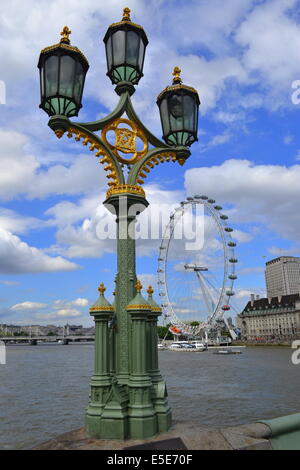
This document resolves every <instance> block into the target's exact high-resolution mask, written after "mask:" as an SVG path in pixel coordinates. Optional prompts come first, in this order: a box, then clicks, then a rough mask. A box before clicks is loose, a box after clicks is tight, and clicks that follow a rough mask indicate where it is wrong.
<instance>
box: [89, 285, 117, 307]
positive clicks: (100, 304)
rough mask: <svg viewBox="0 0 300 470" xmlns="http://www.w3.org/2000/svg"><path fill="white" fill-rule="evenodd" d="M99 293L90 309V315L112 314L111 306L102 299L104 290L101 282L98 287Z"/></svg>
mask: <svg viewBox="0 0 300 470" xmlns="http://www.w3.org/2000/svg"><path fill="white" fill-rule="evenodd" d="M98 291H99V293H100V295H99V298H98V300H97V301H96V302H95V303H94V304H93V305H92V306H91V307H90V314H91V315H95V314H97V313H105V312H113V307H112V305H111V304H110V303H109V302H108V301H107V300H106V298H105V297H104V292H105V291H106V288H105V287H104V284H103V282H101V284H100V286H99V287H98Z"/></svg>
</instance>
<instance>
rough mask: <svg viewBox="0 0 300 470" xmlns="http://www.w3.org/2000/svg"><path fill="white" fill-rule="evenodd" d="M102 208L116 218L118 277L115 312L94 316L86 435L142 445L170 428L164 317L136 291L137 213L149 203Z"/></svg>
mask: <svg viewBox="0 0 300 470" xmlns="http://www.w3.org/2000/svg"><path fill="white" fill-rule="evenodd" d="M104 204H105V206H106V207H107V209H108V210H110V211H111V212H113V213H115V215H116V222H117V250H118V273H117V276H116V295H115V301H114V307H111V310H114V311H113V312H112V311H110V313H103V312H102V313H101V314H100V313H97V312H95V311H91V314H92V315H94V316H95V324H96V339H95V372H94V375H93V377H92V380H91V395H90V403H89V406H88V408H87V412H86V431H87V433H88V434H89V435H90V436H92V437H96V438H102V439H127V438H136V439H143V438H147V437H151V436H153V435H155V434H156V433H157V432H164V431H167V430H168V429H169V427H170V425H171V410H170V407H169V405H168V402H167V389H166V384H165V382H164V380H163V378H162V376H161V374H160V371H159V369H158V349H157V333H156V325H157V317H158V316H159V315H160V313H161V312H160V311H159V308H158V306H157V305H156V304H155V302H154V300H153V299H152V298H150V297H149V302H148V301H147V300H145V299H144V298H143V297H142V295H141V294H140V293H136V288H135V284H136V280H137V278H136V266H135V259H136V257H135V239H134V237H132V236H130V235H132V234H134V224H135V221H136V216H135V213H136V212H139V213H140V212H142V210H144V209H146V207H147V206H148V202H147V200H146V199H145V198H144V197H142V196H139V195H133V194H124V195H122V196H119V195H114V196H111V197H109V198H108V199H107V200H106V201H105V202H104ZM133 206H135V207H133ZM104 305H107V308H109V304H108V302H107V301H106V300H105V299H104V297H103V296H102V297H101V295H100V297H99V299H98V301H97V302H96V303H95V304H94V306H93V308H94V309H95V307H97V306H101V308H102V309H103V306H104ZM114 315H115V318H113V316H114ZM109 322H110V327H109V326H108V325H109ZM109 330H110V331H109Z"/></svg>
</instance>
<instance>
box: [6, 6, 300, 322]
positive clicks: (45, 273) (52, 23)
mask: <svg viewBox="0 0 300 470" xmlns="http://www.w3.org/2000/svg"><path fill="white" fill-rule="evenodd" d="M187 5H188V6H187ZM125 6H129V7H130V8H131V10H132V13H131V17H132V20H133V21H134V22H136V23H139V24H141V25H143V27H144V29H145V31H146V33H147V35H148V39H149V45H148V47H147V51H146V59H145V67H144V74H145V76H144V77H143V78H142V79H141V81H140V84H139V85H138V87H137V91H136V93H135V95H134V97H133V103H134V105H135V107H136V110H137V112H138V114H139V116H140V117H141V118H142V120H143V121H144V122H145V123H146V125H147V127H148V128H149V129H151V131H152V132H153V133H154V134H156V135H157V136H158V137H161V127H160V121H159V113H158V109H157V106H156V97H157V95H158V94H159V93H160V91H161V90H162V89H163V88H164V87H165V86H167V85H168V84H169V83H170V81H171V71H172V69H173V67H174V66H176V65H177V66H179V67H180V68H181V70H182V79H183V81H184V83H186V84H187V85H191V86H193V87H195V88H196V89H197V90H198V92H199V96H200V100H201V106H200V116H199V141H198V142H197V143H196V144H194V145H193V146H192V148H191V150H192V156H191V157H190V159H189V160H188V161H187V163H186V164H185V166H184V167H180V166H179V165H178V164H173V163H170V164H165V165H161V166H159V167H158V169H156V171H153V173H152V174H151V175H150V177H149V178H148V180H147V184H146V185H145V190H146V194H147V197H148V200H149V201H150V202H152V203H153V204H154V203H158V204H159V203H161V202H166V201H167V202H168V203H169V204H170V206H172V207H176V206H177V205H178V203H179V202H180V201H181V200H182V199H183V198H185V197H186V196H187V195H193V194H196V193H201V194H203V193H204V194H207V195H208V196H209V197H212V198H214V199H216V200H217V201H218V203H220V204H221V205H222V206H223V207H224V208H226V209H227V210H226V213H227V214H228V215H229V217H230V223H231V225H232V226H233V227H234V228H235V236H236V239H237V242H238V248H237V251H236V253H237V257H238V259H239V265H238V271H239V279H238V282H237V283H236V286H235V292H236V300H235V301H236V304H237V305H238V306H240V307H242V306H243V305H244V304H245V302H246V301H247V300H248V297H249V295H250V293H251V292H254V293H257V294H260V295H263V294H264V289H265V285H264V273H263V267H264V263H265V261H267V260H268V259H271V258H273V257H276V256H278V255H281V254H291V255H295V256H299V255H300V244H299V235H298V234H299V230H300V215H299V210H298V201H299V197H300V185H299V178H300V165H299V162H300V136H299V118H300V104H294V103H293V102H292V93H293V92H294V90H293V88H292V83H293V82H294V81H295V80H300V60H299V57H300V56H299V51H300V25H299V22H300V14H299V13H300V9H299V7H300V3H299V2H298V1H296V0H269V1H262V0H260V1H253V0H225V1H224V0H223V1H219V0H209V1H208V0H207V1H204V0H198V1H194V0H190V1H189V2H187V1H178V0H177V1H172V0H169V1H166V0H155V1H154V0H148V1H147V2H146V1H144V0H128V1H127V3H126V5H125V4H124V2H123V1H122V2H121V1H119V0H111V1H110V2H107V4H105V5H103V4H99V2H94V1H91V0H64V1H62V0H50V1H45V0H39V1H36V0H27V1H26V3H25V2H22V1H21V0H12V1H11V2H6V3H5V4H4V5H2V6H1V13H0V64H1V65H0V79H1V80H2V81H3V82H4V83H5V85H6V104H1V105H0V139H1V147H0V323H21V324H22V323H31V324H36V323H40V324H47V323H56V324H64V323H66V322H69V323H76V324H84V325H90V324H92V321H91V319H90V318H89V314H88V306H89V305H90V304H91V303H92V302H94V300H95V299H96V297H97V286H98V284H99V283H100V282H101V281H104V282H105V284H106V286H107V297H108V298H109V299H111V292H112V290H113V284H114V282H113V280H114V276H115V270H116V258H115V255H114V249H115V246H114V242H111V241H109V242H107V241H103V240H99V238H98V237H97V224H98V223H99V220H100V219H101V217H103V214H104V212H105V209H104V208H103V207H102V205H101V203H102V201H103V200H104V199H105V191H106V181H105V175H104V172H103V168H102V167H101V166H100V165H99V164H98V163H97V159H96V158H95V157H94V156H93V155H92V154H91V153H89V152H88V151H85V150H84V148H83V147H82V146H79V145H78V144H77V143H76V142H75V141H74V140H69V139H66V138H65V137H63V138H62V139H60V140H58V139H57V138H56V137H55V135H54V134H53V133H52V131H51V130H50V129H49V128H48V126H47V121H48V118H47V115H46V114H45V113H44V112H43V111H42V110H40V109H39V108H38V105H39V77H38V69H37V62H38V57H39V53H40V50H41V49H42V48H44V47H46V46H48V45H51V44H55V43H56V42H57V41H58V39H59V38H60V36H59V33H60V31H61V30H62V28H63V26H65V25H68V26H69V27H70V29H71V30H72V35H71V43H72V44H73V45H76V46H77V47H79V48H80V49H81V50H82V52H83V53H84V54H85V55H86V57H87V58H88V60H89V63H90V69H89V71H88V75H87V79H86V86H85V90H84V98H83V108H82V110H81V112H80V114H79V118H78V120H79V121H85V120H86V121H92V120H95V119H97V118H99V117H101V116H103V115H105V114H107V113H108V112H110V111H111V110H112V109H113V108H114V106H115V105H116V103H117V99H118V97H117V95H116V94H115V92H114V89H113V87H112V85H111V84H110V81H109V79H108V78H107V76H106V63H105V60H106V59H105V51H104V44H103V42H102V38H103V37H104V34H105V32H106V29H107V27H108V26H109V24H111V23H112V22H115V21H118V20H119V19H120V18H121V15H122V9H123V7H125ZM158 246H159V241H158V240H149V241H144V242H143V244H142V245H141V246H139V248H138V254H139V258H138V261H137V268H138V274H139V276H140V277H141V279H142V281H144V283H145V284H148V283H150V282H151V283H153V284H154V283H155V273H156V269H157V254H158Z"/></svg>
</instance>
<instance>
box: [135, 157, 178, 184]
mask: <svg viewBox="0 0 300 470" xmlns="http://www.w3.org/2000/svg"><path fill="white" fill-rule="evenodd" d="M170 160H172V162H176V160H177V157H176V152H162V153H159V154H158V155H154V156H153V157H151V158H149V160H147V161H146V162H145V163H144V165H143V166H142V167H141V169H140V170H139V172H138V174H137V178H136V182H137V183H138V184H144V179H145V178H147V174H148V173H150V169H151V168H154V165H159V163H164V162H169V161H170Z"/></svg>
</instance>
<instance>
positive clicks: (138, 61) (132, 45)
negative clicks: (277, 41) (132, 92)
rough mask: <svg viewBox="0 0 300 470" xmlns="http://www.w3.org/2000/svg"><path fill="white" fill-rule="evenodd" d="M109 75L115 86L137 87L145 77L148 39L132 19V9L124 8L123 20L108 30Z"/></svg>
mask: <svg viewBox="0 0 300 470" xmlns="http://www.w3.org/2000/svg"><path fill="white" fill-rule="evenodd" d="M103 41H104V43H105V49H106V60H107V75H108V76H109V78H110V79H111V81H112V83H113V84H116V85H118V84H120V83H122V82H127V83H130V84H131V85H137V84H138V82H139V80H140V78H141V77H142V76H143V66H144V58H145V50H146V46H147V44H148V39H147V36H146V33H145V31H144V29H143V28H142V27H141V26H140V25H137V24H135V23H132V21H131V19H130V9H129V8H124V11H123V19H122V21H120V22H119V23H114V24H112V25H110V27H109V28H108V30H107V32H106V34H105V36H104V39H103Z"/></svg>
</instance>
